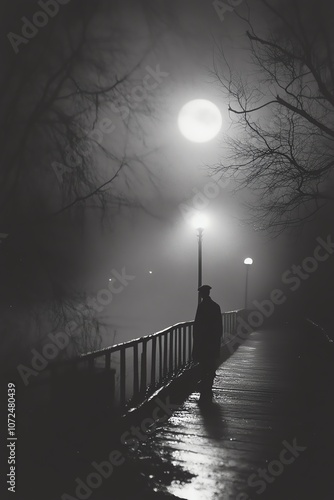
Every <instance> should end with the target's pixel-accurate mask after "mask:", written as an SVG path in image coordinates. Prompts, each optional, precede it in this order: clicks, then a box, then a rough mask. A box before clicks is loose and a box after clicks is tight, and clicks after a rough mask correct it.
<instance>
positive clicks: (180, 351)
mask: <svg viewBox="0 0 334 500" xmlns="http://www.w3.org/2000/svg"><path fill="white" fill-rule="evenodd" d="M177 333H178V336H179V366H178V368H180V367H181V365H182V326H181V327H180V328H178V329H177Z"/></svg>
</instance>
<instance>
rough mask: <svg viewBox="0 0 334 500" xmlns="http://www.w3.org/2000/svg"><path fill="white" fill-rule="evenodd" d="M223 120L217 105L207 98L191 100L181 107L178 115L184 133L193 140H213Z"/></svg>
mask: <svg viewBox="0 0 334 500" xmlns="http://www.w3.org/2000/svg"><path fill="white" fill-rule="evenodd" d="M222 122H223V120H222V116H221V114H220V111H219V109H218V108H217V106H216V105H215V104H213V102H211V101H207V100H206V99H195V100H193V101H189V102H188V103H187V104H185V105H184V106H183V107H182V108H181V110H180V113H179V117H178V125H179V129H180V131H181V133H182V135H183V136H184V137H185V138H186V139H188V140H189V141H192V142H208V141H211V139H213V138H214V137H216V135H217V134H218V132H219V131H220V129H221V126H222Z"/></svg>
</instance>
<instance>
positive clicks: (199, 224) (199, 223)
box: [192, 212, 208, 303]
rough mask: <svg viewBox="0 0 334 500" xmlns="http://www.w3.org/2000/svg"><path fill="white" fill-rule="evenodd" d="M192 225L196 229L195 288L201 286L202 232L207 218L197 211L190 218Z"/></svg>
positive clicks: (206, 223)
mask: <svg viewBox="0 0 334 500" xmlns="http://www.w3.org/2000/svg"><path fill="white" fill-rule="evenodd" d="M192 225H193V227H194V228H195V229H196V230H197V239H198V264H197V266H198V267H197V269H198V272H197V285H198V286H197V288H199V287H200V286H202V276H203V232H204V229H205V227H207V225H208V219H207V217H206V216H205V215H204V214H203V213H200V212H199V213H197V214H196V215H195V216H194V217H193V219H192ZM198 303H200V294H199V293H198Z"/></svg>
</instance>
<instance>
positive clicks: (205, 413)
mask: <svg viewBox="0 0 334 500" xmlns="http://www.w3.org/2000/svg"><path fill="white" fill-rule="evenodd" d="M248 315H249V312H248V311H245V310H240V311H232V312H227V313H223V332H224V333H223V339H222V347H221V359H220V362H221V364H220V366H219V368H218V370H217V376H216V379H215V382H214V387H213V391H214V399H213V401H212V403H208V404H201V403H200V402H199V393H198V387H197V384H198V379H199V376H198V370H197V368H198V367H197V366H196V364H194V363H193V362H192V359H191V351H192V335H193V322H185V323H179V324H177V325H174V326H172V327H170V328H168V329H166V330H163V331H161V332H157V333H155V334H153V335H148V336H146V337H142V338H139V339H136V340H132V341H129V342H125V343H123V344H118V345H115V346H112V347H108V348H106V349H101V350H98V351H94V352H91V353H87V354H85V355H82V356H80V357H78V358H75V359H71V360H68V361H66V362H61V363H56V362H54V363H50V365H49V366H48V367H47V369H45V370H44V371H43V373H41V374H40V377H39V378H37V379H36V380H35V381H34V382H32V383H31V384H29V386H27V387H20V390H19V391H18V394H19V395H20V397H19V401H20V406H19V408H18V413H19V415H20V412H21V415H23V414H24V417H22V416H21V418H20V420H19V422H21V425H20V423H19V427H18V428H19V437H20V441H19V448H18V449H19V453H20V461H21V463H22V464H24V467H23V466H22V468H20V470H19V474H18V476H19V477H18V488H19V490H20V493H19V496H18V498H20V499H21V498H22V499H24V500H25V499H28V498H34V499H39V498H41V499H43V500H54V499H62V500H69V499H71V500H73V499H86V498H90V499H93V500H95V499H96V500H109V499H112V500H113V499H115V500H118V499H120V500H121V499H122V500H123V499H124V500H125V499H127V500H130V499H141V498H142V499H145V500H146V499H148V500H150V499H152V500H153V499H157V500H159V499H167V498H170V499H172V498H174V499H178V498H179V499H189V500H190V499H191V500H197V499H204V500H216V499H222V500H223V499H224V500H225V499H226V500H232V499H233V500H249V499H255V498H260V499H261V498H263V499H274V500H275V499H277V500H282V499H288V500H289V499H291V500H292V499H293V500H295V499H297V498H298V499H299V498H303V499H308V498H310V499H319V500H329V499H332V498H333V491H334V476H333V473H332V469H333V451H332V450H333V444H334V439H333V438H334V435H333V434H334V431H333V417H334V405H333V389H332V381H333V359H334V358H333V342H332V340H331V338H329V337H328V336H327V334H326V332H324V331H323V330H322V329H321V327H319V326H318V325H317V324H315V323H314V322H313V321H311V320H310V319H306V318H301V319H300V320H298V321H297V320H296V319H295V320H293V321H286V320H284V321H283V320H281V319H279V318H276V320H273V321H271V322H269V321H267V322H265V323H264V324H263V325H261V326H260V327H258V328H256V329H254V328H250V327H249V322H248ZM245 325H246V326H245ZM18 383H19V381H18ZM20 495H21V496H20Z"/></svg>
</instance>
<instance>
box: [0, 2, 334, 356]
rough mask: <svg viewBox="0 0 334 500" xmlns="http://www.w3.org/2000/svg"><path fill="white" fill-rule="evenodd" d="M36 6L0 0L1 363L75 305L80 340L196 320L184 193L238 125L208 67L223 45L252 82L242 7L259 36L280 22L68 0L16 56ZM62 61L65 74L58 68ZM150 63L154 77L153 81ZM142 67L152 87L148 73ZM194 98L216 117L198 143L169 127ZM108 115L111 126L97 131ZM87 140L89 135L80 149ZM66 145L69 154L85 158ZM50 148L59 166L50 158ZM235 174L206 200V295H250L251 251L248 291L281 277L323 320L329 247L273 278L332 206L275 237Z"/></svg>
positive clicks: (192, 198) (255, 294) (301, 309)
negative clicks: (310, 262) (311, 267)
mask: <svg viewBox="0 0 334 500" xmlns="http://www.w3.org/2000/svg"><path fill="white" fill-rule="evenodd" d="M274 3H275V2H274ZM311 3H312V2H311ZM314 5H315V4H314V2H313V6H314ZM325 5H326V2H325ZM319 8H320V7H319ZM38 9H40V7H39V6H38V4H36V2H33V1H30V0H29V2H20V1H16V2H11V3H10V2H4V4H3V5H2V16H1V18H2V32H3V43H2V49H3V58H4V67H5V70H4V72H3V75H2V88H3V90H2V109H3V123H2V125H3V126H2V130H3V133H2V138H1V141H2V151H3V155H2V156H3V165H2V173H1V176H2V188H1V189H2V194H1V200H2V211H1V214H2V216H1V227H0V232H1V233H3V234H6V235H8V236H6V238H4V239H3V240H2V243H1V246H0V253H1V267H2V276H3V277H2V280H1V281H2V282H1V297H2V300H1V304H2V305H1V314H2V318H3V321H2V347H1V353H2V357H3V359H4V360H5V365H9V366H12V365H15V364H16V363H17V362H18V360H20V359H24V358H25V357H27V358H29V353H30V348H31V346H36V345H42V344H43V342H45V339H46V336H47V334H48V333H49V332H51V331H53V332H55V331H61V330H62V329H63V328H64V325H66V323H67V322H68V321H69V320H70V319H71V318H75V319H76V321H78V324H79V328H78V330H79V333H76V337H77V339H78V340H77V343H76V347H75V349H74V351H73V352H86V351H88V350H91V349H93V348H98V347H101V346H107V345H111V344H113V343H119V342H123V341H125V340H128V339H132V338H137V337H140V336H143V335H146V334H150V333H153V332H155V331H158V330H161V329H164V328H166V327H168V326H170V325H172V324H175V323H177V322H180V321H186V320H191V319H193V318H194V315H195V311H196V306H197V237H196V231H195V230H194V229H193V228H192V227H191V226H190V225H189V223H188V222H189V221H188V220H187V217H185V216H184V206H185V205H186V206H187V207H190V208H191V209H192V208H198V207H197V206H195V205H196V203H197V202H198V200H199V199H200V194H202V195H203V193H204V190H205V186H206V185H207V184H208V183H210V182H212V178H211V175H212V171H211V170H210V167H212V166H214V165H217V164H219V163H220V162H221V161H222V159H224V157H225V158H226V157H227V156H226V155H227V154H228V153H227V146H226V139H227V138H232V139H233V138H234V137H236V136H237V135H236V134H237V133H238V132H237V129H235V128H234V126H233V123H234V120H235V117H234V116H233V114H232V113H230V112H228V106H229V102H228V100H227V99H226V95H225V94H224V92H223V91H222V86H221V84H220V82H219V81H218V80H217V75H216V74H215V68H216V67H217V65H218V66H219V68H220V70H221V71H223V72H224V71H226V72H227V67H226V62H224V60H223V58H222V57H221V48H223V50H224V54H225V56H226V57H228V58H229V62H230V64H231V65H233V67H234V68H235V70H236V71H239V72H240V73H241V74H243V76H244V77H245V78H246V80H247V81H248V82H249V84H251V83H252V82H254V81H256V78H257V74H256V72H255V71H254V70H253V68H252V66H251V65H250V61H249V59H248V55H247V54H248V52H247V49H246V47H247V37H246V29H247V26H246V25H245V22H244V20H243V19H241V18H240V16H244V15H248V13H249V12H251V13H252V16H253V19H254V23H255V26H256V27H257V28H258V29H259V32H260V33H262V34H263V35H265V34H268V31H269V32H270V30H271V29H272V28H273V27H274V24H270V17H268V15H267V14H265V13H264V10H263V9H262V7H261V5H260V4H259V3H257V2H251V1H250V2H248V3H247V2H241V3H240V6H238V7H236V8H235V9H232V10H230V11H227V12H226V13H225V15H224V19H223V20H222V19H220V17H219V15H218V13H217V11H216V10H215V8H214V6H213V4H212V3H211V2H208V3H204V2H202V1H199V0H198V1H197V0H196V1H184V2H176V1H172V2H165V1H158V2H157V1H148V0H147V1H145V0H142V1H139V2H138V1H129V0H126V1H111V2H106V1H102V0H101V1H98V2H94V6H92V5H90V3H89V2H86V1H83V2H78V1H75V0H72V1H71V2H69V3H68V4H66V5H62V6H60V8H59V12H58V13H57V14H56V15H55V16H54V18H52V19H49V21H48V24H47V25H46V26H44V27H42V28H40V29H39V32H38V33H37V34H36V35H34V36H33V37H32V38H31V40H29V41H28V42H27V43H22V44H20V45H19V46H18V49H19V50H18V53H17V54H16V53H15V51H14V50H13V46H12V44H11V43H10V40H9V39H8V36H7V34H8V32H15V33H21V30H22V16H26V17H27V18H28V19H31V18H32V16H33V15H34V13H35V12H36V11H37V10H38ZM311 14H312V10H311V11H310V15H311ZM81 40H84V42H82V43H81V42H80V41H81ZM73 54H74V56H72V55H73ZM64 61H65V64H64V65H63V66H62V67H63V71H64V74H63V75H62V74H61V73H58V72H57V71H58V68H59V67H60V65H61V64H60V63H61V62H64ZM157 68H158V72H159V71H161V72H163V76H160V77H157V79H156V80H154V78H152V72H154V71H157ZM50 75H51V76H53V77H54V79H53V80H52V81H51V83H49V80H50ZM59 75H60V76H59ZM147 75H151V76H150V79H149V82H150V84H151V86H152V87H153V86H154V88H152V90H147V89H146V88H145V86H144V84H143V82H144V79H145V78H146V77H147ZM58 77H59V80H57V78H58ZM145 81H148V80H145ZM155 83H156V84H157V85H153V84H155ZM135 88H137V89H139V90H137V91H134V89H135ZM143 89H144V91H143ZM134 92H135V93H134ZM136 96H137V97H136ZM138 96H139V97H138ZM196 98H203V99H209V100H211V101H213V102H214V103H215V104H216V105H217V106H218V107H219V109H220V111H221V113H222V116H223V127H222V130H221V132H220V134H219V135H218V137H217V138H216V139H214V140H213V141H211V142H209V143H206V144H195V143H190V142H189V141H187V140H186V139H185V138H184V137H183V136H181V134H180V132H179V130H178V126H177V117H178V112H179V110H180V108H181V107H182V106H183V104H185V103H186V102H188V101H189V100H191V99H196ZM106 119H108V120H110V121H111V122H112V125H111V124H110V122H109V121H104V122H103V120H106ZM102 123H103V124H104V125H106V124H108V126H109V129H110V131H108V132H102V133H101V132H100V134H96V130H101V126H102V125H101V124H102ZM105 129H107V126H105ZM92 131H95V135H94V133H92ZM87 134H88V138H87ZM101 137H102V139H101ZM80 141H81V142H80ZM83 143H85V144H87V143H90V149H89V152H88V153H87V152H85V151H83V150H82V144H83ZM78 144H81V146H80V147H81V149H80V148H79V147H78ZM68 148H70V149H68ZM66 151H67V153H68V151H76V154H77V155H79V157H80V160H81V161H80V162H78V163H77V164H76V160H74V161H72V160H71V158H70V157H69V156H68V155H67V156H66V154H67V153H66ZM55 161H56V162H58V163H59V164H60V165H62V166H63V167H62V166H60V167H59V168H58V170H57V171H56V170H55V167H54V166H52V164H53V162H55ZM123 164H124V167H123V166H122V168H121V169H120V170H119V167H120V165H123ZM64 165H65V167H66V168H65V167H64ZM110 179H112V181H111V182H110V183H109V180H110ZM216 179H217V177H216ZM225 180H226V177H225ZM105 182H108V183H107V184H106V185H105V186H104V183H105ZM328 183H329V185H330V181H329V180H328ZM101 186H103V188H101ZM234 187H235V183H234V181H233V180H231V181H230V182H226V186H224V187H222V186H220V187H219V193H218V195H217V196H214V197H213V198H212V199H209V200H208V198H206V200H205V201H204V205H205V206H204V207H203V209H205V212H206V213H207V215H208V216H209V219H210V225H209V227H208V228H206V229H205V231H204V239H203V282H204V283H208V284H210V285H211V286H212V297H213V299H214V300H215V301H216V302H218V303H219V304H220V306H221V309H222V310H223V311H228V310H233V309H239V308H242V307H243V306H244V287H245V273H246V270H245V266H244V264H243V260H244V258H246V257H252V258H253V260H254V264H253V265H252V267H251V269H250V274H249V302H250V304H251V303H252V301H254V300H258V301H262V300H264V299H267V298H268V297H269V295H270V293H271V291H272V290H273V289H275V288H280V289H282V290H283V291H284V292H285V293H286V296H287V297H288V300H287V307H288V309H290V310H292V311H296V312H297V311H298V313H303V314H308V315H310V316H311V317H314V318H315V319H319V320H321V321H322V323H323V324H324V325H331V324H332V289H333V285H332V283H333V270H334V262H333V257H331V258H329V259H328V260H327V261H326V262H323V263H320V265H319V268H318V270H317V271H316V272H315V273H314V274H312V276H310V277H309V278H308V279H307V280H305V281H303V283H302V285H301V287H300V289H299V290H297V291H296V292H291V291H290V290H289V289H288V288H287V286H286V285H284V284H283V283H282V275H283V273H284V272H285V271H287V270H288V269H290V268H291V266H292V265H293V264H297V265H299V264H301V262H302V261H303V259H304V258H305V257H309V256H312V255H313V252H314V249H315V247H316V246H317V244H318V243H317V241H316V238H317V237H322V238H323V239H326V238H327V236H328V235H329V234H331V231H332V226H333V225H332V206H331V205H330V203H328V204H325V205H324V207H323V208H322V209H321V210H320V211H319V212H317V213H316V215H315V216H314V217H313V218H312V219H311V220H310V221H308V222H307V223H305V224H304V223H302V224H300V227H298V228H288V229H287V230H286V231H284V232H283V233H280V234H278V235H275V237H274V238H273V237H271V236H270V235H269V233H268V231H261V230H260V229H259V228H258V227H254V225H253V226H252V225H251V224H250V223H249V222H247V223H245V220H246V219H247V216H248V210H247V208H246V207H245V206H244V201H245V200H250V199H251V200H252V203H253V204H257V203H260V198H259V197H258V195H257V194H256V193H255V194H254V193H253V192H250V191H249V190H248V189H247V188H246V189H244V190H242V191H239V192H238V193H235V192H234V190H233V189H234ZM196 200H197V201H196ZM202 200H203V197H202ZM182 207H183V208H182ZM123 268H124V269H125V271H126V274H128V275H131V276H132V277H133V279H131V280H130V281H129V282H128V284H127V286H125V287H124V290H122V292H121V293H119V294H115V295H113V299H112V301H111V303H109V304H107V305H106V306H104V307H103V310H102V311H95V310H94V308H92V307H91V306H88V305H87V304H88V303H89V299H95V298H96V297H97V295H98V293H99V292H100V291H101V290H103V289H107V288H108V282H109V279H110V278H111V277H112V271H113V270H116V271H117V272H118V273H121V272H122V269H123ZM82 306H83V307H84V308H85V310H86V313H85V315H84V317H82V315H81V316H80V314H79V313H78V311H80V309H81V310H82ZM82 331H85V332H86V336H84V337H83V336H81V333H80V332H82ZM87 339H88V340H87ZM61 355H65V354H64V353H61Z"/></svg>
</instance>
